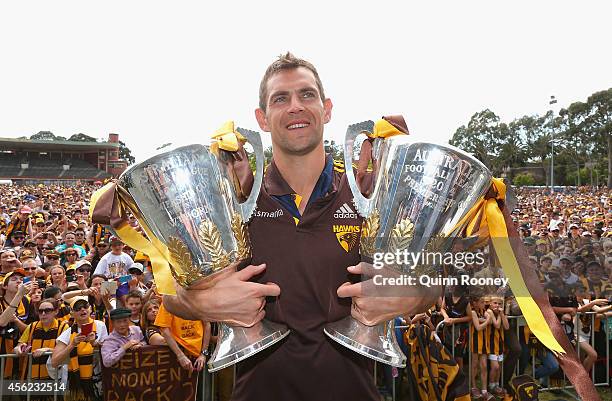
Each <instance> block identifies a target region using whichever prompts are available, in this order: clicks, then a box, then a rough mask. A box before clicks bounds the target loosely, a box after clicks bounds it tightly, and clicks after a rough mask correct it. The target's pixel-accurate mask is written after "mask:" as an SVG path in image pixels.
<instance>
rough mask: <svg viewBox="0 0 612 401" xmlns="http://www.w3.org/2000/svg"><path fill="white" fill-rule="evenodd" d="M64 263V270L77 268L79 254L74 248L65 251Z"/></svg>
mask: <svg viewBox="0 0 612 401" xmlns="http://www.w3.org/2000/svg"><path fill="white" fill-rule="evenodd" d="M63 254H64V257H63V259H64V263H63V264H62V266H63V267H64V269H70V268H71V267H74V266H76V262H77V260H79V252H78V251H77V250H76V249H74V248H68V249H66V250H64V252H63Z"/></svg>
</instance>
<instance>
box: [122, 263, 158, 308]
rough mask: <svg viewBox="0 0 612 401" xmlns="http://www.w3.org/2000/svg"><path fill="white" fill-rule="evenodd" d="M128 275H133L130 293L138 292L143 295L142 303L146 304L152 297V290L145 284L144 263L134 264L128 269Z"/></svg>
mask: <svg viewBox="0 0 612 401" xmlns="http://www.w3.org/2000/svg"><path fill="white" fill-rule="evenodd" d="M128 273H129V274H131V275H132V280H130V283H129V284H130V292H131V291H138V292H140V294H141V295H142V303H143V304H144V303H145V302H147V301H148V300H149V298H150V297H151V294H152V291H151V288H148V287H147V286H146V285H145V283H144V277H145V276H144V266H143V265H142V263H137V262H134V263H132V265H131V266H130V267H129V269H128Z"/></svg>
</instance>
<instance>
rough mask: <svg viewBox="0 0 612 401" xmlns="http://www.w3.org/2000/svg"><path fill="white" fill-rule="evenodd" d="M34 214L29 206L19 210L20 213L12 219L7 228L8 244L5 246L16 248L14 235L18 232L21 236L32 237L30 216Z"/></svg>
mask: <svg viewBox="0 0 612 401" xmlns="http://www.w3.org/2000/svg"><path fill="white" fill-rule="evenodd" d="M31 213H32V209H31V208H30V207H29V206H23V207H21V208H20V209H19V212H18V213H15V215H14V216H13V217H12V218H11V221H10V223H9V225H8V227H7V228H6V232H5V234H6V238H7V239H6V243H5V244H4V246H5V247H6V246H11V247H13V246H16V245H15V243H14V240H13V238H12V237H13V236H14V234H16V233H17V232H18V231H19V232H20V234H21V236H25V234H26V233H27V234H28V236H29V237H31V236H32V232H33V230H32V221H31V220H30V214H31Z"/></svg>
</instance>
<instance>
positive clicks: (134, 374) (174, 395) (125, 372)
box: [102, 346, 198, 401]
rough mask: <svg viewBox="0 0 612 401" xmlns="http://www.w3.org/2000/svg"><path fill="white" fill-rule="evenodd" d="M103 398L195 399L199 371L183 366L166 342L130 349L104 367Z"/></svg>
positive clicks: (120, 400) (126, 400)
mask: <svg viewBox="0 0 612 401" xmlns="http://www.w3.org/2000/svg"><path fill="white" fill-rule="evenodd" d="M102 383H103V388H104V401H141V400H146V401H194V400H195V395H196V389H197V385H198V372H196V371H193V372H190V371H189V370H186V369H183V368H181V366H180V365H179V363H178V360H177V359H176V356H175V355H174V353H173V352H172V351H171V350H170V348H168V347H165V346H146V347H142V348H139V349H137V350H135V351H128V352H126V353H125V355H124V356H123V358H121V360H120V361H119V362H117V363H116V364H115V365H113V366H111V367H109V368H106V367H105V368H103V369H102Z"/></svg>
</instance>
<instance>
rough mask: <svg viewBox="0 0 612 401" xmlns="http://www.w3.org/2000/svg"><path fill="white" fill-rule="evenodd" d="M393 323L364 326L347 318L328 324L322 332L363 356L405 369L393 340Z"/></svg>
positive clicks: (403, 360)
mask: <svg viewBox="0 0 612 401" xmlns="http://www.w3.org/2000/svg"><path fill="white" fill-rule="evenodd" d="M394 329H395V324H394V323H393V321H392V320H391V321H388V322H385V323H381V324H378V325H376V326H366V325H365V324H363V323H361V322H359V321H357V320H355V319H353V318H352V317H351V316H347V317H345V318H344V319H342V320H339V321H337V322H334V323H330V324H328V325H327V326H326V327H325V329H324V331H325V334H327V335H328V336H329V337H330V338H331V339H332V340H334V341H336V342H337V343H340V344H342V345H344V346H345V347H347V348H348V349H351V350H353V351H355V352H357V353H359V354H361V355H363V356H366V357H368V358H370V359H374V360H375V361H378V362H381V363H384V364H387V365H391V366H394V367H397V368H405V367H406V356H405V355H404V353H403V352H402V350H401V348H400V347H399V345H398V344H397V340H396V339H395V330H394Z"/></svg>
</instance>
